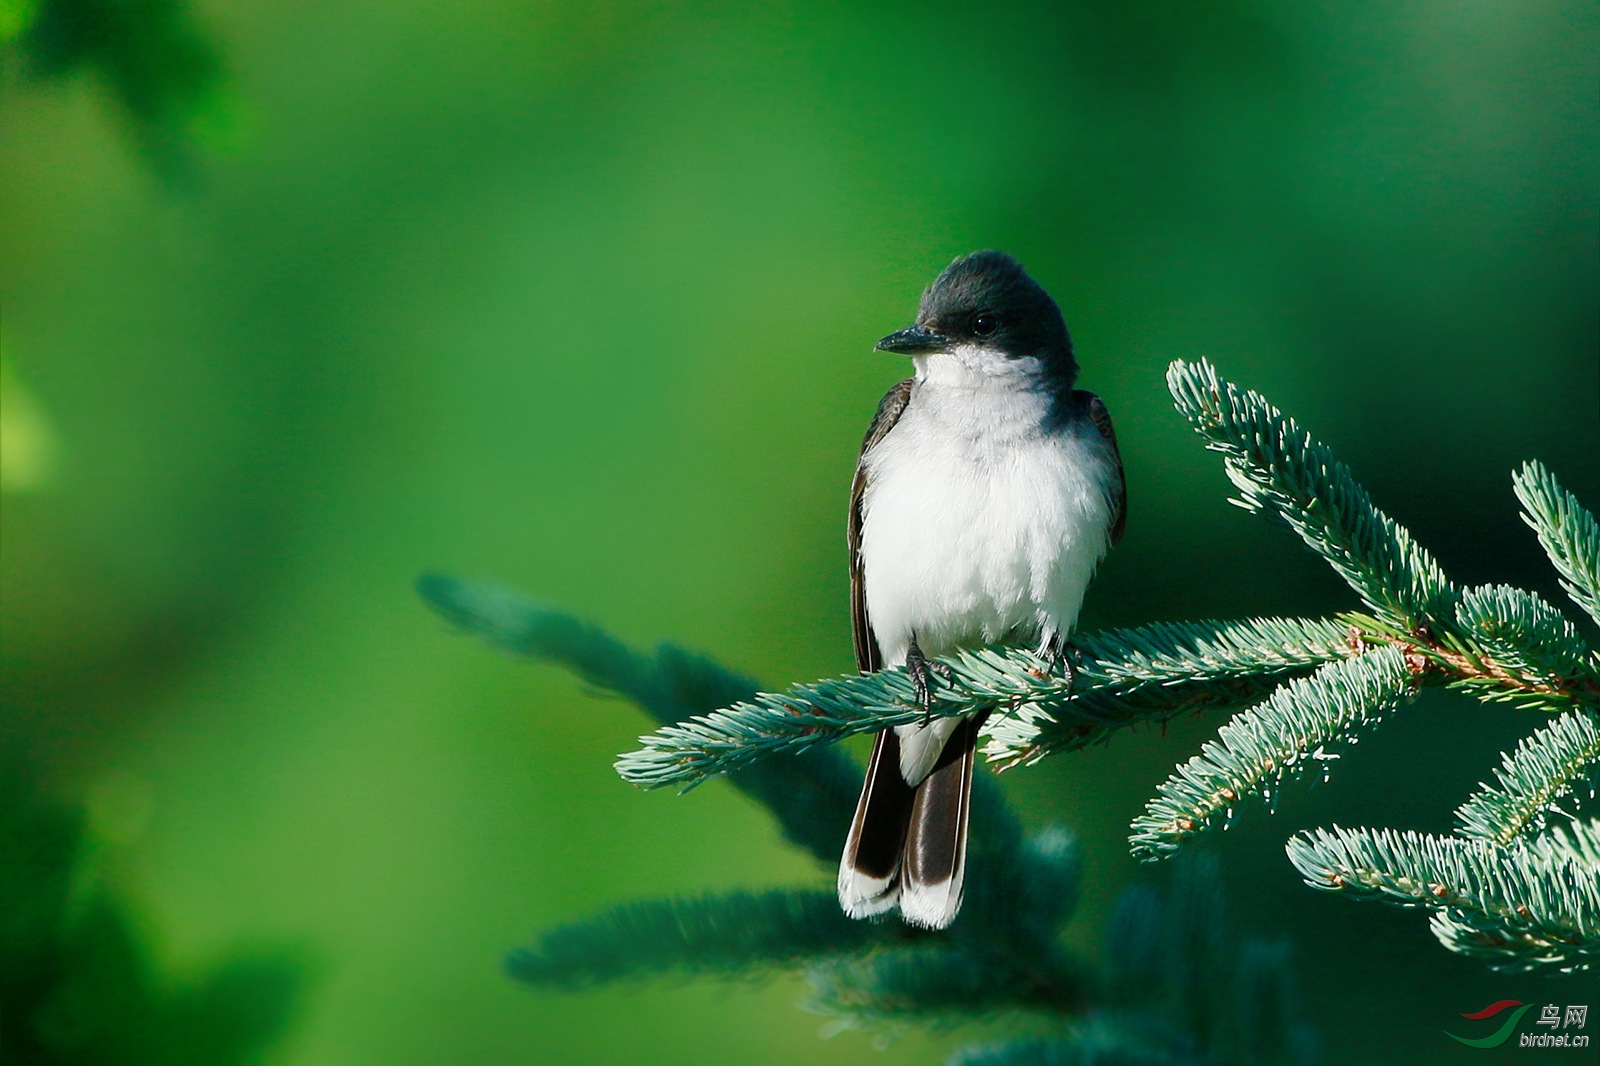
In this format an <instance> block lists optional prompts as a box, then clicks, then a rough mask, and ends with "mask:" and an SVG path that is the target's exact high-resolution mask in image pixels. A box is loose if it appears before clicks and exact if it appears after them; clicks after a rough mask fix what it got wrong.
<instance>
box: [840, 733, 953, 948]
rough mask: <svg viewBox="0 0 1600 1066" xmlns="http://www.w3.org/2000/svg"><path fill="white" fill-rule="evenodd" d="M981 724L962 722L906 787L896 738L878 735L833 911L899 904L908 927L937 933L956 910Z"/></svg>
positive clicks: (859, 912)
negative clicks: (836, 907)
mask: <svg viewBox="0 0 1600 1066" xmlns="http://www.w3.org/2000/svg"><path fill="white" fill-rule="evenodd" d="M982 724H983V723H982V718H981V717H980V718H976V719H971V720H968V721H963V722H961V723H960V724H959V725H958V726H957V728H956V730H955V731H954V733H952V734H951V736H950V739H949V741H948V742H946V744H945V745H944V750H943V751H941V752H940V754H939V758H938V760H937V761H936V762H935V763H934V766H933V769H932V770H931V771H930V772H929V773H928V775H927V776H926V777H925V778H923V779H922V780H921V781H920V782H919V783H917V784H916V785H914V786H913V785H908V784H907V783H906V780H905V778H904V777H903V776H902V775H901V772H900V738H899V737H898V736H897V735H896V734H895V731H894V730H885V731H884V732H882V733H879V734H878V738H877V741H876V742H875V743H874V744H873V747H872V760H871V762H869V763H868V765H867V779H866V783H865V784H863V785H862V788H861V799H860V801H859V802H858V803H857V804H856V814H855V818H854V820H853V821H852V822H851V824H850V835H849V837H848V838H847V839H846V841H845V848H844V858H843V859H842V861H841V862H840V863H839V904H840V906H842V907H843V908H844V912H845V913H846V914H848V915H849V916H850V917H852V918H865V917H868V916H870V915H874V914H881V913H883V912H884V911H887V910H890V909H891V908H893V907H894V906H895V904H897V903H898V904H899V906H900V912H901V915H902V917H904V919H905V920H906V921H907V922H909V923H911V924H912V925H920V926H924V927H926V928H929V929H943V928H944V927H945V926H947V925H949V924H950V923H951V922H952V921H954V920H955V916H956V914H957V913H958V912H959V911H960V910H961V895H962V887H963V884H964V883H965V880H966V863H967V820H968V816H969V814H970V808H971V799H972V771H973V767H974V764H975V763H976V760H977V743H978V728H979V726H981V725H982Z"/></svg>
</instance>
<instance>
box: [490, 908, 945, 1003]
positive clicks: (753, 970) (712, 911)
mask: <svg viewBox="0 0 1600 1066" xmlns="http://www.w3.org/2000/svg"><path fill="white" fill-rule="evenodd" d="M922 935H924V934H921V933H919V932H918V931H917V930H914V929H911V928H910V927H908V926H904V925H901V924H899V923H894V924H890V923H886V922H880V923H872V922H858V921H853V920H851V919H849V918H846V917H845V916H844V914H843V913H842V912H841V911H840V910H839V901H838V899H837V898H835V896H834V893H833V892H831V891H819V890H813V889H780V890H775V891H771V892H762V893H753V892H729V893H725V894H722V895H707V896H698V897H694V898H690V899H670V900H641V901H638V902H633V903H624V904H622V905H621V906H618V907H613V908H611V909H610V910H607V911H603V912H601V913H600V914H597V915H594V916H593V917H590V918H587V919H584V920H583V921H579V922H574V923H572V924H569V925H560V926H556V927H555V928H554V929H551V930H549V931H547V932H545V933H544V934H543V935H542V936H540V937H539V940H538V942H537V943H536V944H534V945H533V946H531V947H528V948H525V949H522V950H518V951H515V952H512V954H511V955H510V957H509V958H508V959H507V960H506V969H507V970H508V971H509V972H510V973H511V975H512V976H513V977H515V978H517V979H518V980H520V981H526V982H528V983H529V984H536V985H548V986H551V987H554V988H561V989H565V990H568V991H573V990H577V989H582V988H589V987H593V986H596V985H602V984H608V983H610V982H613V981H618V980H624V979H642V978H649V977H659V976H661V975H663V974H666V973H673V972H676V973H681V974H686V975H689V974H699V975H716V976H723V977H739V976H752V975H756V974H758V972H759V971H760V970H762V969H764V968H771V967H774V966H792V965H797V964H799V963H801V962H803V961H805V960H807V959H810V958H814V957H816V956H823V955H835V954H841V953H859V952H862V951H865V950H867V949H869V948H873V947H876V946H878V945H881V944H888V943H894V942H897V941H911V940H916V939H918V938H919V937H920V936H922Z"/></svg>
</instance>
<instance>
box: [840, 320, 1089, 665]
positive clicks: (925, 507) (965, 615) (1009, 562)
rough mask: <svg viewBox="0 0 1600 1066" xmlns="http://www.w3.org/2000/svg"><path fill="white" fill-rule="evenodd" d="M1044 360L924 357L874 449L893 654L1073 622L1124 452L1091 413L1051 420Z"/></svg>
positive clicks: (872, 554)
mask: <svg viewBox="0 0 1600 1066" xmlns="http://www.w3.org/2000/svg"><path fill="white" fill-rule="evenodd" d="M1038 369H1039V368H1038V365H1037V363H1035V362H1034V361H1032V360H1012V359H996V358H995V357H993V356H989V355H987V354H986V353H982V352H974V351H965V352H963V351H958V352H956V353H949V354H940V355H934V356H922V357H919V358H918V359H917V381H916V384H915V386H914V387H913V389H912V393H911V399H910V402H909V404H908V405H907V407H906V410H905V412H904V413H903V414H902V415H901V416H900V420H899V422H898V423H897V424H896V425H895V427H894V428H893V429H892V430H891V431H890V432H889V433H888V435H887V436H885V437H884V439H883V440H882V441H880V442H879V443H878V444H877V446H876V447H874V448H873V449H872V450H871V451H870V452H869V453H868V454H867V455H866V456H865V457H864V459H863V462H864V463H865V464H866V471H867V485H866V489H865V495H864V498H863V509H862V531H861V558H862V569H863V577H864V582H865V586H866V601H867V614H868V616H869V618H870V619H871V622H872V628H873V630H874V632H875V633H876V634H877V638H878V646H879V648H880V649H881V651H882V653H883V658H884V662H885V663H886V664H888V665H898V664H903V663H904V662H905V657H906V650H907V648H908V646H909V644H910V642H911V639H912V637H913V635H914V636H915V637H916V640H917V645H918V647H920V648H921V649H922V651H923V652H924V654H926V655H929V656H934V655H940V654H943V653H945V652H948V651H950V650H952V649H954V648H957V647H963V646H971V645H977V644H983V643H990V642H994V641H999V640H1005V639H1012V640H1016V639H1026V640H1030V641H1032V640H1037V641H1039V642H1041V644H1042V643H1043V642H1045V641H1048V640H1049V639H1050V638H1052V637H1053V636H1055V635H1056V634H1058V633H1066V632H1069V631H1070V630H1071V628H1072V626H1073V624H1074V623H1075V622H1076V621H1077V617H1078V610H1079V608H1080V607H1081V606H1082V604H1083V594H1084V590H1085V589H1086V588H1087V587H1088V584H1089V579H1090V578H1091V577H1092V576H1093V574H1094V569H1095V566H1096V565H1097V564H1098V563H1099V561H1100V559H1101V558H1102V557H1104V555H1105V553H1106V549H1107V547H1108V545H1109V530H1110V496H1109V489H1110V487H1111V478H1113V477H1114V476H1115V468H1114V466H1113V464H1112V458H1111V454H1110V451H1109V449H1108V447H1107V446H1106V444H1105V442H1104V440H1103V439H1102V438H1101V437H1100V434H1099V432H1098V431H1097V430H1096V429H1095V427H1094V426H1093V424H1092V423H1090V422H1089V421H1088V420H1087V419H1083V420H1081V422H1082V424H1081V425H1079V424H1076V423H1072V424H1069V425H1067V426H1066V427H1064V428H1059V429H1054V430H1051V431H1047V430H1046V429H1045V420H1046V416H1047V415H1048V413H1049V401H1048V398H1047V397H1046V396H1045V395H1044V394H1042V393H1040V392H1039V391H1037V390H1036V388H1034V382H1035V380H1036V375H1037V374H1038Z"/></svg>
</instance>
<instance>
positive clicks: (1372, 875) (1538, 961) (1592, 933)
mask: <svg viewBox="0 0 1600 1066" xmlns="http://www.w3.org/2000/svg"><path fill="white" fill-rule="evenodd" d="M1286 850H1287V851H1288V854H1289V861H1290V862H1292V863H1294V865H1295V868H1296V869H1298V870H1299V871H1300V873H1301V875H1302V876H1303V877H1304V878H1305V879H1306V883H1307V884H1309V885H1311V886H1312V887H1314V888H1321V889H1326V890H1328V891H1337V892H1344V893H1346V894H1347V895H1350V896H1352V897H1354V898H1357V899H1375V900H1381V901H1383V902H1385V903H1391V904H1395V905H1397V906H1401V907H1420V908H1426V909H1428V910H1433V911H1436V912H1438V913H1437V916H1436V920H1435V922H1434V924H1433V929H1434V933H1435V935H1437V936H1438V937H1439V939H1440V941H1441V942H1442V943H1444V944H1445V946H1446V947H1448V948H1450V949H1451V950H1453V951H1460V952H1465V953H1468V954H1473V955H1477V956H1480V957H1485V958H1488V959H1489V960H1490V963H1491V966H1492V967H1493V968H1495V969H1501V970H1531V969H1537V968H1544V967H1549V968H1554V969H1557V970H1560V971H1562V972H1571V971H1574V970H1580V969H1585V968H1587V967H1589V966H1592V965H1594V964H1595V963H1596V962H1597V961H1600V822H1593V821H1591V822H1587V823H1582V822H1580V823H1575V824H1574V825H1573V826H1571V827H1570V828H1557V829H1554V830H1552V831H1551V832H1549V833H1546V834H1545V835H1543V836H1541V837H1537V838H1535V839H1534V840H1532V841H1530V842H1528V843H1526V844H1523V843H1521V842H1518V843H1516V844H1514V845H1512V846H1511V847H1499V846H1497V845H1495V844H1491V843H1488V842H1486V841H1482V840H1465V839H1462V838H1459V837H1440V836H1428V835H1424V834H1421V833H1414V832H1409V831H1407V832H1396V831H1394V830H1389V829H1376V830H1373V829H1340V828H1338V827H1337V826H1336V827H1334V829H1333V830H1332V831H1331V832H1330V831H1328V830H1325V829H1315V830H1310V831H1306V832H1302V833H1298V834H1296V835H1295V836H1293V837H1291V838H1290V839H1289V842H1288V844H1287V847H1286Z"/></svg>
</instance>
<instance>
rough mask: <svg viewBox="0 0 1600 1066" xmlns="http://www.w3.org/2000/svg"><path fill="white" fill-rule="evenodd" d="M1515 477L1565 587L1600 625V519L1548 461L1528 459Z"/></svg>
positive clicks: (1525, 512)
mask: <svg viewBox="0 0 1600 1066" xmlns="http://www.w3.org/2000/svg"><path fill="white" fill-rule="evenodd" d="M1511 481H1512V486H1513V487H1514V488H1515V490H1516V493H1517V499H1518V500H1520V501H1521V502H1522V507H1523V514H1522V520H1523V521H1524V522H1526V523H1528V525H1529V526H1531V527H1532V528H1533V531H1534V532H1535V533H1537V534H1538V535H1539V543H1540V545H1541V546H1543V548H1544V550H1545V554H1546V555H1548V556H1549V557H1550V562H1551V564H1552V565H1554V566H1555V568H1556V571H1557V572H1558V573H1559V574H1560V575H1561V587H1562V588H1564V589H1566V590H1567V595H1568V596H1571V597H1572V599H1573V602H1575V603H1576V604H1577V605H1578V606H1579V607H1582V608H1583V610H1584V612H1585V613H1587V614H1588V616H1589V617H1590V618H1592V619H1593V620H1594V622H1595V624H1596V625H1600V522H1596V521H1595V517H1594V515H1593V514H1591V513H1590V512H1589V511H1588V510H1587V509H1586V508H1584V506H1583V505H1582V504H1580V503H1579V502H1578V498H1577V497H1576V496H1574V495H1572V493H1570V492H1568V491H1567V490H1566V489H1564V488H1562V487H1561V483H1560V482H1558V481H1557V480H1556V476H1555V475H1554V474H1552V473H1551V472H1550V471H1549V470H1548V469H1546V468H1545V466H1544V464H1543V463H1540V462H1537V461H1534V462H1528V463H1524V464H1523V466H1522V469H1521V470H1519V471H1517V472H1516V473H1515V474H1514V475H1512V479H1511Z"/></svg>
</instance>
